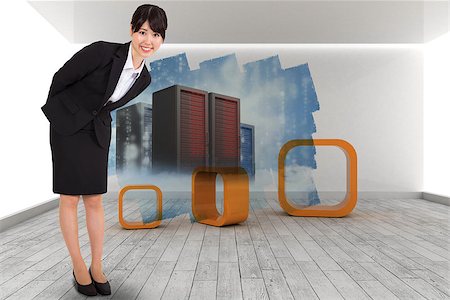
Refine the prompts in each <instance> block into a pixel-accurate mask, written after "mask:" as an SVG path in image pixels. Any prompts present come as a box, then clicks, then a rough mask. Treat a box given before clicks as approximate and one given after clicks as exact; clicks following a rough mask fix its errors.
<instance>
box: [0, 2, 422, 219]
mask: <svg viewBox="0 0 450 300" xmlns="http://www.w3.org/2000/svg"><path fill="white" fill-rule="evenodd" d="M19 12H20V20H21V21H23V22H22V23H17V14H18V13H19ZM0 14H1V18H0V28H1V33H2V39H3V41H2V47H1V50H0V51H1V65H2V67H3V72H2V73H1V75H0V76H1V81H2V100H3V101H2V118H0V128H1V136H2V143H1V150H0V151H1V154H0V157H1V158H0V159H1V161H0V165H1V170H2V175H3V176H2V177H1V179H0V180H1V186H2V195H1V196H2V200H1V201H2V204H1V211H0V218H1V217H4V216H7V215H9V214H12V213H15V212H18V211H20V210H23V209H26V208H29V207H31V206H34V205H37V204H39V203H42V202H45V201H47V200H49V199H51V198H55V197H56V196H57V195H54V194H53V193H52V167H51V153H50V146H49V125H48V121H47V120H46V118H45V116H44V115H43V113H42V111H41V110H40V107H41V106H42V105H43V104H44V103H45V100H46V98H47V93H48V88H49V86H50V83H51V79H52V76H53V74H54V73H55V72H56V71H57V70H58V68H59V67H60V66H61V65H62V64H63V63H64V62H65V61H66V60H67V59H69V58H70V57H71V56H72V55H73V53H74V52H75V51H77V50H78V49H80V48H81V47H82V46H83V45H70V44H69V43H68V42H67V41H66V40H65V38H63V37H62V36H61V35H60V33H58V32H57V31H56V30H55V29H54V28H53V27H52V26H50V25H49V23H48V22H47V21H46V20H45V19H44V18H42V17H41V16H40V15H39V14H37V13H36V12H35V11H34V10H33V9H32V8H31V6H29V5H28V4H27V3H26V2H25V1H13V2H8V3H4V2H1V4H0ZM124 30H126V29H124ZM124 42H125V41H124ZM167 46H168V47H166V48H165V49H164V47H163V48H162V49H161V50H160V51H161V53H160V55H159V56H158V57H164V56H169V55H172V54H175V53H179V52H180V51H186V52H187V53H188V58H189V63H190V65H191V68H196V67H197V66H196V64H197V63H198V62H199V61H202V60H204V59H208V58H212V57H216V56H218V55H219V54H220V53H224V54H225V53H230V48H227V47H225V48H224V49H223V50H220V49H218V50H214V51H213V50H209V51H205V50H203V51H200V50H198V48H197V47H193V48H189V47H184V46H183V47H180V46H178V47H177V46H175V47H172V46H170V45H167ZM233 52H235V53H236V54H237V57H238V61H239V62H240V63H246V62H248V61H252V60H255V59H258V58H264V57H267V56H271V55H274V54H278V55H279V56H280V59H281V61H282V66H283V67H284V68H287V67H290V66H292V65H297V64H302V63H305V62H308V63H309V67H310V70H311V74H312V77H313V80H314V83H315V87H316V91H317V94H318V97H319V102H320V105H321V109H320V111H318V112H316V113H315V114H314V117H315V121H316V125H317V130H318V132H317V134H316V135H315V138H342V139H345V140H347V141H349V142H350V143H352V144H353V145H354V146H355V148H356V150H357V152H358V158H359V189H360V190H361V191H421V190H422V181H423V179H422V171H423V167H422V157H423V156H422V154H423V153H422V142H423V137H422V136H423V134H422V130H423V126H422V121H423V120H422V105H423V102H422V92H423V88H422V75H423V74H422V73H423V72H422V50H421V48H417V47H406V48H402V47H377V46H371V47H368V46H367V47H366V46H356V47H353V46H351V45H349V46H345V47H340V46H334V47H318V46H302V47H297V48H295V47H294V48H285V49H281V48H277V47H276V46H270V47H268V48H267V47H266V48H264V49H258V50H257V51H255V49H249V48H246V47H244V48H242V47H235V48H234V49H233ZM334 157H337V158H339V160H335V159H334ZM341 158H342V159H341ZM317 159H318V164H319V165H321V166H324V167H323V169H322V171H319V172H317V174H316V175H315V177H316V185H317V187H318V189H319V190H320V189H323V190H336V189H340V187H343V184H342V176H332V177H330V176H329V174H330V172H329V171H328V168H330V169H333V170H335V169H336V170H340V171H339V172H341V173H342V172H343V156H342V157H341V154H340V153H339V152H338V151H331V152H330V151H324V152H323V153H321V152H320V150H319V153H318V158H317ZM336 174H337V172H336Z"/></svg>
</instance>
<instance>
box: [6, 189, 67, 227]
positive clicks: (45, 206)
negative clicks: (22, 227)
mask: <svg viewBox="0 0 450 300" xmlns="http://www.w3.org/2000/svg"><path fill="white" fill-rule="evenodd" d="M58 205H59V197H58V198H54V199H51V200H49V201H46V202H43V203H40V204H37V205H35V206H32V207H29V208H26V209H23V210H21V211H19V212H16V213H13V214H10V215H8V216H6V217H3V218H1V219H0V232H3V231H5V230H6V229H8V228H10V227H13V226H14V225H17V224H19V223H22V222H23V221H27V220H29V219H31V218H33V217H36V216H38V215H40V214H42V213H45V212H47V211H49V210H52V209H54V208H56V207H58Z"/></svg>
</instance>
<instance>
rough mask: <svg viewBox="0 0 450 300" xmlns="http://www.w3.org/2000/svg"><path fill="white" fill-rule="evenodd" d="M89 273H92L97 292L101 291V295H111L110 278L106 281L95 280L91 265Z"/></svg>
mask: <svg viewBox="0 0 450 300" xmlns="http://www.w3.org/2000/svg"><path fill="white" fill-rule="evenodd" d="M89 275H91V279H92V282H93V283H94V286H95V289H96V290H97V293H99V294H100V295H111V286H110V285H109V281H108V280H107V281H106V282H104V283H101V282H97V281H95V280H94V277H92V273H91V267H89Z"/></svg>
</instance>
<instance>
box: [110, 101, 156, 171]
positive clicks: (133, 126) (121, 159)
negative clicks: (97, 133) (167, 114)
mask: <svg viewBox="0 0 450 300" xmlns="http://www.w3.org/2000/svg"><path fill="white" fill-rule="evenodd" d="M151 129H152V108H151V105H150V104H147V103H143V102H139V103H136V104H134V105H130V106H127V107H124V108H122V109H119V110H117V113H116V171H117V173H118V174H120V173H123V172H137V173H149V172H150V170H151V167H152V161H151V157H152V144H151V143H152V131H151Z"/></svg>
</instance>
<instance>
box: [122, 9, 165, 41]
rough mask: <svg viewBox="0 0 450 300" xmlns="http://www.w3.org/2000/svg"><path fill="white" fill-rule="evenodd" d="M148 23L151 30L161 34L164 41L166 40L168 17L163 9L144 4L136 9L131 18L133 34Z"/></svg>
mask: <svg viewBox="0 0 450 300" xmlns="http://www.w3.org/2000/svg"><path fill="white" fill-rule="evenodd" d="M146 21H148V24H149V25H150V28H151V30H153V31H154V32H157V33H159V34H160V35H161V37H162V38H163V39H165V38H166V29H167V16H166V12H165V11H164V10H163V9H162V8H160V7H158V6H156V5H152V4H143V5H141V6H139V7H138V8H136V10H135V12H134V14H133V17H132V18H131V28H132V30H133V32H137V31H139V29H141V26H142V25H143V24H144V23H145V22H146Z"/></svg>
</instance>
